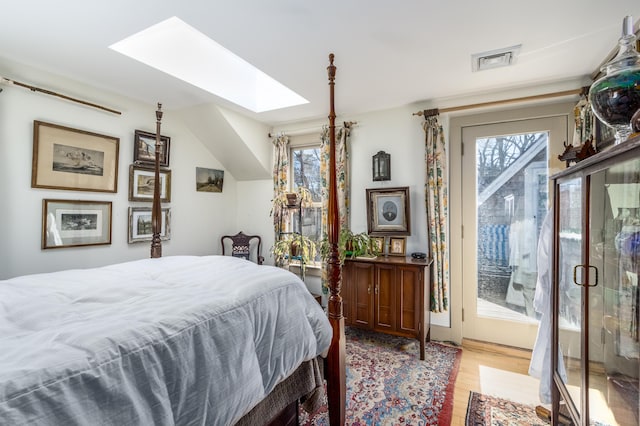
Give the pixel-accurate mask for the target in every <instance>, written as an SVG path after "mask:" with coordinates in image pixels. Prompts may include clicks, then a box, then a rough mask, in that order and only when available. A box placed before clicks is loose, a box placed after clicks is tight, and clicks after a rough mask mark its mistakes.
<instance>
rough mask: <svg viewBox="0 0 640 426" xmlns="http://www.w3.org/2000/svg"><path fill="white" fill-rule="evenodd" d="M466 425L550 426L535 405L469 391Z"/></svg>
mask: <svg viewBox="0 0 640 426" xmlns="http://www.w3.org/2000/svg"><path fill="white" fill-rule="evenodd" d="M465 424H466V426H489V425H491V426H520V425H522V426H548V425H549V423H548V422H546V421H544V420H542V419H541V418H540V417H538V415H537V414H536V407H535V406H533V405H527V404H521V403H519V402H513V401H509V400H507V399H502V398H498V397H495V396H490V395H483V394H480V393H476V392H473V391H472V392H469V405H468V406H467V418H466V421H465Z"/></svg>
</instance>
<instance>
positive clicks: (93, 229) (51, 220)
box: [42, 199, 111, 249]
mask: <svg viewBox="0 0 640 426" xmlns="http://www.w3.org/2000/svg"><path fill="white" fill-rule="evenodd" d="M103 244H111V201H78V200H49V199H44V200H42V248H43V249H53V248H63V247H78V246H97V245H103Z"/></svg>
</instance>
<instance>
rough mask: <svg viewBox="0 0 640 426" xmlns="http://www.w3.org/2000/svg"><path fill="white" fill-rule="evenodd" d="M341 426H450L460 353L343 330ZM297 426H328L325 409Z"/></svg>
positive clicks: (305, 417) (435, 345) (303, 417)
mask: <svg viewBox="0 0 640 426" xmlns="http://www.w3.org/2000/svg"><path fill="white" fill-rule="evenodd" d="M345 335H346V369H347V407H346V410H345V424H346V425H354V426H360V425H376V426H377V425H443V426H444V425H450V424H451V417H452V414H453V389H454V386H455V381H456V376H457V374H458V369H459V367H460V357H461V355H462V352H461V350H460V349H459V348H456V347H453V346H448V345H444V344H440V343H435V342H428V343H427V344H426V356H425V360H424V361H420V354H419V352H420V347H419V343H418V341H416V340H412V339H404V338H401V337H395V336H389V335H386V334H380V333H373V332H367V331H363V330H359V329H355V328H350V327H347V328H346V331H345ZM299 424H300V425H328V424H329V419H328V414H327V407H326V404H325V405H324V406H323V407H321V408H320V410H318V411H317V412H315V413H313V414H308V413H306V412H305V411H304V410H301V412H300V421H299Z"/></svg>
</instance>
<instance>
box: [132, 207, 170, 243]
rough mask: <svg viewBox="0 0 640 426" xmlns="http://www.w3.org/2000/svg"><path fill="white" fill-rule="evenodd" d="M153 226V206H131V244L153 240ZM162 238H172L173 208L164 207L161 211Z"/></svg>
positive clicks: (164, 239)
mask: <svg viewBox="0 0 640 426" xmlns="http://www.w3.org/2000/svg"><path fill="white" fill-rule="evenodd" d="M152 237H153V226H152V223H151V207H129V238H128V242H129V244H132V243H137V242H142V241H151V239H152ZM160 239H161V240H163V241H166V240H170V239H171V209H170V208H169V207H163V208H162V213H161V227H160Z"/></svg>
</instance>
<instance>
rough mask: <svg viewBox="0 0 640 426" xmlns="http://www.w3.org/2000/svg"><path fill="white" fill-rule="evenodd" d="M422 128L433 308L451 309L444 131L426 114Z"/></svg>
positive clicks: (434, 119)
mask: <svg viewBox="0 0 640 426" xmlns="http://www.w3.org/2000/svg"><path fill="white" fill-rule="evenodd" d="M423 128H424V131H425V134H426V139H425V161H426V183H425V192H426V208H427V230H428V233H429V235H428V237H429V243H430V245H431V246H430V252H431V256H432V257H433V280H432V281H433V282H432V286H431V311H432V312H445V311H447V310H448V309H449V299H448V298H447V293H448V289H449V250H448V247H447V241H448V236H447V216H448V195H447V192H448V191H447V170H446V164H447V156H446V151H445V144H444V132H443V131H442V126H441V125H440V123H439V122H438V116H437V115H432V116H425V122H424V124H423Z"/></svg>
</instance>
